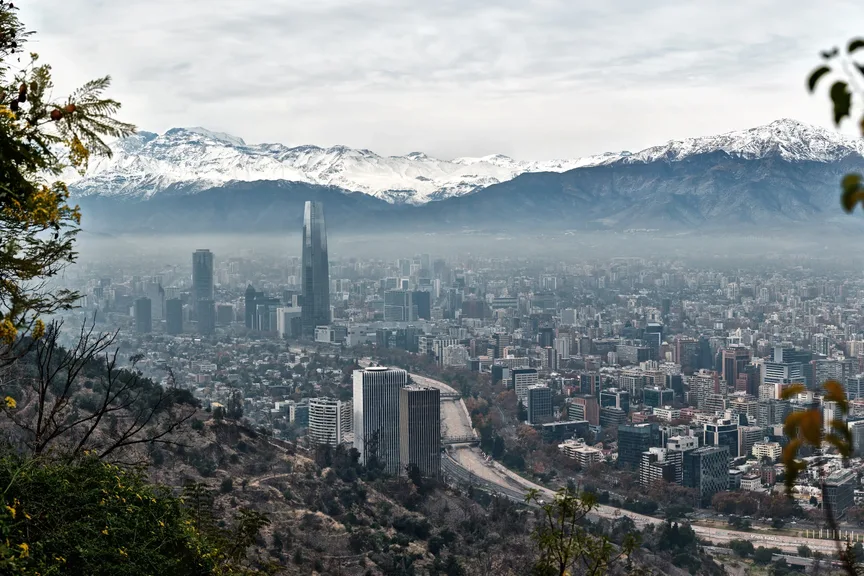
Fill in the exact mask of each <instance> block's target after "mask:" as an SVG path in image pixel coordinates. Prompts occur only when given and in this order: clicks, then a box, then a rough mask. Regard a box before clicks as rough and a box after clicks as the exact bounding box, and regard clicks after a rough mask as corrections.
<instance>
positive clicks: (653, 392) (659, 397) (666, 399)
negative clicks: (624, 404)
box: [642, 386, 675, 408]
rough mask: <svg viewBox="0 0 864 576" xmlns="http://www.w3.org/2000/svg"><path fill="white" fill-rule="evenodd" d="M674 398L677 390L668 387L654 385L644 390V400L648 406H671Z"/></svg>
mask: <svg viewBox="0 0 864 576" xmlns="http://www.w3.org/2000/svg"><path fill="white" fill-rule="evenodd" d="M674 399H675V392H673V391H672V390H669V389H667V388H660V387H659V386H652V387H651V388H645V389H644V390H642V402H643V403H644V404H645V405H646V406H651V407H652V408H659V407H661V406H671V405H672V401H673V400H674Z"/></svg>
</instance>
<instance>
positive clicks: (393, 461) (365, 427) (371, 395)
mask: <svg viewBox="0 0 864 576" xmlns="http://www.w3.org/2000/svg"><path fill="white" fill-rule="evenodd" d="M407 383H408V373H407V372H406V371H405V370H400V369H398V368H385V367H383V366H372V367H369V368H366V369H364V370H355V371H354V448H356V449H357V451H358V452H360V462H362V463H363V464H364V465H365V464H368V463H369V460H370V459H371V458H372V457H375V458H377V460H378V462H379V463H380V464H381V465H382V467H383V470H384V471H385V472H386V473H388V474H392V475H398V474H399V473H400V472H401V471H402V466H401V455H400V442H399V391H400V390H401V389H402V387H403V386H406V385H407Z"/></svg>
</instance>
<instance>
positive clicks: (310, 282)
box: [302, 201, 330, 338]
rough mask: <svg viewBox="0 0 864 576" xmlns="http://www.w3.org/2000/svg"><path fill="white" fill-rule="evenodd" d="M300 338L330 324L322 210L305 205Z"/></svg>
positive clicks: (319, 207)
mask: <svg viewBox="0 0 864 576" xmlns="http://www.w3.org/2000/svg"><path fill="white" fill-rule="evenodd" d="M302 266H303V306H302V325H303V335H304V336H305V337H308V338H313V337H314V336H315V328H316V327H317V326H327V325H328V324H330V261H329V260H328V258H327V229H326V227H325V225H324V206H323V204H321V203H320V202H308V201H307V202H306V208H305V211H304V214H303V263H302Z"/></svg>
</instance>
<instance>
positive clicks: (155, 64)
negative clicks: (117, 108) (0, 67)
mask: <svg viewBox="0 0 864 576" xmlns="http://www.w3.org/2000/svg"><path fill="white" fill-rule="evenodd" d="M16 4H17V5H18V6H19V7H20V8H21V10H20V17H21V19H22V20H23V21H24V23H25V24H26V25H27V27H28V28H29V29H31V30H34V31H35V32H36V35H35V36H34V37H33V39H32V41H31V42H30V44H29V45H28V46H27V50H29V51H35V52H38V53H39V54H40V57H41V59H42V60H44V61H47V62H49V63H50V64H52V66H53V69H54V74H55V83H56V86H57V87H56V89H55V92H60V93H63V92H66V91H70V90H71V89H73V88H75V87H76V86H78V85H80V84H82V83H84V82H85V81H87V80H89V79H92V78H95V77H99V76H103V75H106V74H110V75H111V76H112V78H113V85H112V88H111V90H110V95H111V96H112V97H114V98H116V99H118V100H120V101H121V102H122V103H123V109H122V112H121V118H122V119H123V120H126V121H129V122H133V123H134V124H136V125H137V126H138V127H139V128H140V129H142V130H149V131H153V132H160V133H161V132H164V131H165V130H167V129H169V128H172V127H182V126H202V127H205V128H208V129H210V130H214V131H221V132H227V133H229V134H234V135H236V136H240V137H242V138H243V139H244V140H246V142H248V143H262V142H280V143H283V144H286V145H292V146H293V145H301V144H316V145H319V146H331V145H336V144H342V145H346V146H350V147H353V148H366V149H370V150H373V151H375V152H377V153H379V154H387V155H399V154H407V153H409V152H413V151H422V152H425V153H427V154H430V155H432V156H436V157H439V158H448V159H449V158H454V157H460V156H483V155H486V154H495V153H500V154H506V155H508V156H512V157H514V158H519V159H526V160H541V159H550V158H573V157H579V156H587V155H591V154H599V153H603V152H615V151H620V150H631V151H636V150H640V149H643V148H646V147H648V146H653V145H658V144H663V143H665V142H667V141H669V140H671V139H681V138H687V137H693V136H703V135H710V134H717V133H721V132H727V131H730V130H738V129H744V128H749V127H752V126H756V125H760V124H767V123H769V122H771V121H772V120H776V119H778V118H784V117H789V118H795V119H798V120H801V121H804V122H810V123H813V124H819V125H823V126H832V123H831V116H830V109H829V103H828V100H827V94H826V93H824V90H823V93H820V94H817V95H816V96H811V95H809V94H808V93H807V91H806V90H805V79H806V77H807V75H808V73H809V71H810V70H812V69H813V68H814V67H816V66H818V65H819V63H820V60H819V56H818V54H819V51H820V50H823V49H826V48H830V47H831V46H833V45H840V46H843V45H845V43H846V41H847V40H849V39H850V38H852V37H855V36H856V35H861V34H864V29H862V27H861V24H862V22H864V4H862V3H861V1H860V0H856V1H848V2H847V1H841V0H822V1H821V2H813V1H812V0H785V1H783V0H772V1H760V0H725V1H722V0H721V1H714V0H698V1H694V0H605V1H603V2H599V1H597V0H593V1H591V2H585V1H584V0H565V1H557V0H538V1H530V0H504V1H493V0H433V1H427V0H405V1H397V0H305V1H295V0H242V1H238V0H231V1H227V0H19V1H17V2H16ZM823 89H827V84H826V86H825V87H823Z"/></svg>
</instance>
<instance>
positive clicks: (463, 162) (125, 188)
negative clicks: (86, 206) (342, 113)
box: [69, 118, 864, 204]
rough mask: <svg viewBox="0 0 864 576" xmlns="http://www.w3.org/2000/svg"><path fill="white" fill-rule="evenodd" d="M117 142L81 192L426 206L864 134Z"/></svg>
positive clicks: (835, 153) (831, 145)
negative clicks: (423, 143)
mask: <svg viewBox="0 0 864 576" xmlns="http://www.w3.org/2000/svg"><path fill="white" fill-rule="evenodd" d="M111 147H112V149H113V151H114V156H113V157H112V158H110V159H104V158H101V159H97V160H94V162H92V163H91V167H90V170H89V171H88V173H87V174H86V176H85V177H84V178H80V177H76V176H75V174H70V175H69V181H70V184H71V189H72V191H73V192H74V193H75V194H78V195H89V194H98V195H123V196H131V197H149V196H151V195H153V194H158V193H160V192H162V191H164V190H166V189H168V188H182V189H186V190H189V191H191V192H195V191H200V190H206V189H208V188H213V187H218V186H221V185H224V184H225V183H227V182H230V181H233V180H239V181H255V180H287V181H295V182H306V183H310V184H322V185H330V186H337V187H340V188H343V189H345V190H349V191H353V192H363V193H366V194H370V195H372V196H377V197H379V198H382V199H384V200H386V201H388V202H393V203H402V202H406V203H410V204H422V203H425V202H428V201H431V200H440V199H443V198H447V197H450V196H460V195H463V194H467V193H469V192H472V191H474V190H477V189H479V188H485V187H487V186H490V185H492V184H496V183H499V182H505V181H507V180H511V179H513V178H515V177H516V176H518V175H519V174H523V173H526V172H565V171H568V170H572V169H575V168H581V167H587V166H599V165H605V164H613V163H615V162H625V163H643V162H644V163H647V162H655V161H662V162H674V161H680V160H683V159H685V158H687V157H689V156H692V155H696V154H704V153H710V152H716V151H720V150H722V151H724V152H726V153H727V154H730V155H733V156H739V157H744V158H751V159H753V158H762V157H765V156H769V155H778V156H780V157H782V158H784V159H787V160H792V161H802V160H809V161H817V162H833V161H837V160H839V159H841V158H843V157H845V156H848V155H849V154H859V155H862V156H864V141H862V140H859V139H854V138H849V137H846V136H843V135H841V134H839V133H837V132H834V131H832V130H826V129H824V128H820V127H816V126H811V125H808V124H804V123H801V122H798V121H796V120H791V119H786V118H784V119H780V120H776V121H774V122H771V123H770V124H766V125H764V126H757V127H755V128H750V129H747V130H739V131H735V132H727V133H725V134H719V135H716V136H707V137H700V138H688V139H684V140H673V141H670V142H667V143H666V144H663V145H661V146H654V147H651V148H647V149H645V150H642V151H640V152H636V153H630V152H614V153H613V152H607V153H604V154H598V155H595V156H588V157H584V158H576V159H566V160H549V161H522V160H514V159H513V158H510V157H508V156H504V155H502V154H492V155H488V156H482V157H479V158H456V159H453V160H440V159H437V158H433V157H430V156H428V155H427V154H425V153H423V152H411V153H409V154H406V155H405V156H380V155H378V154H375V153H374V152H372V151H370V150H359V149H354V148H349V147H347V146H341V145H339V146H332V147H329V148H321V147H319V146H312V145H305V146H296V147H293V148H292V147H287V146H284V145H282V144H278V143H267V144H257V145H249V144H246V142H244V141H243V139H241V138H238V137H236V136H232V135H230V134H225V133H221V132H213V131H210V130H207V129H205V128H200V127H193V128H172V129H170V130H168V131H167V132H165V133H164V134H161V135H158V134H154V133H152V132H139V133H137V134H135V135H133V136H130V137H129V138H125V139H122V140H118V141H116V142H114V143H113V144H112V145H111Z"/></svg>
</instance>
